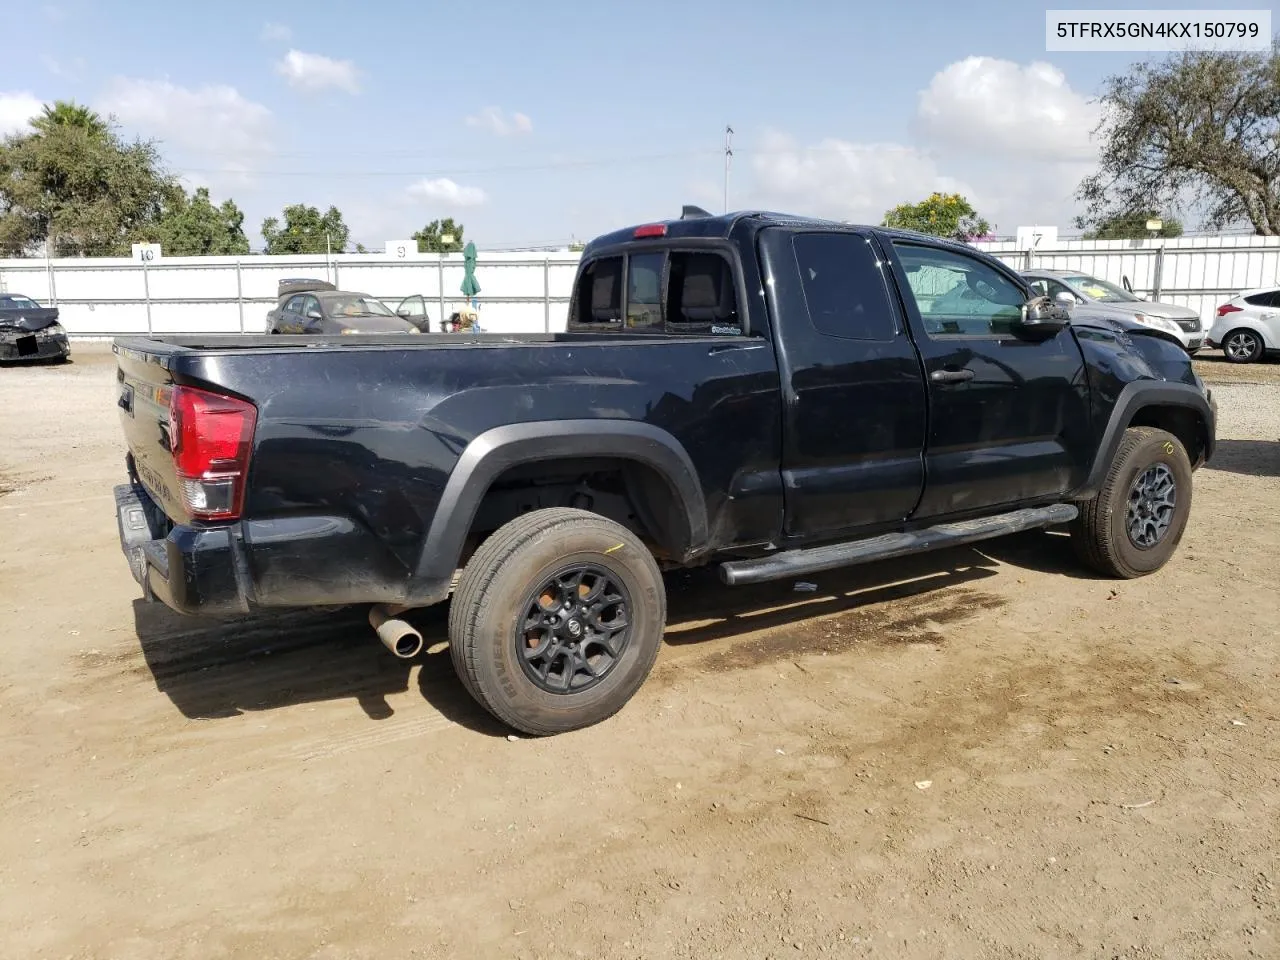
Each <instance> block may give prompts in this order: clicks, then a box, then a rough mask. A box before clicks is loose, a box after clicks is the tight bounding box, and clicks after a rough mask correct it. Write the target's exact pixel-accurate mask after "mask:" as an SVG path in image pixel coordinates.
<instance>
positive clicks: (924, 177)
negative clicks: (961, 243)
mask: <svg viewBox="0 0 1280 960" xmlns="http://www.w3.org/2000/svg"><path fill="white" fill-rule="evenodd" d="M745 152H746V151H744V153H745ZM751 170H752V173H753V175H754V189H753V191H752V192H753V193H754V194H755V198H756V199H758V200H759V201H760V203H761V205H763V206H770V207H777V208H780V209H783V210H789V211H791V212H794V213H803V214H810V215H813V216H819V217H825V218H829V219H833V220H851V221H855V222H859V223H879V222H880V219H881V218H882V217H883V216H884V212H885V211H886V210H888V209H889V208H890V207H892V206H894V205H895V204H898V203H901V202H903V201H904V200H916V199H919V198H921V197H925V196H928V195H929V194H930V193H932V192H933V191H935V190H941V191H944V192H953V191H958V192H961V193H972V190H971V189H970V187H968V186H967V185H966V184H964V183H962V182H960V181H959V180H957V179H955V178H953V177H950V176H946V175H944V174H943V173H942V171H940V170H939V169H938V166H937V164H936V163H935V162H934V160H933V158H932V157H931V156H930V155H929V154H927V153H925V152H923V151H921V150H918V149H916V148H915V147H909V146H903V145H901V144H896V143H851V142H849V141H846V140H838V139H833V138H828V139H826V140H823V141H821V142H820V143H817V144H812V145H809V146H803V145H800V144H798V143H797V142H796V141H795V140H794V139H793V138H792V137H789V136H787V135H786V134H783V133H777V132H769V133H767V134H766V135H765V136H764V137H763V139H762V142H761V144H760V147H759V148H757V149H756V150H754V151H752V157H751ZM730 186H731V187H732V181H731V182H730ZM730 199H731V201H732V197H731V198H730ZM730 206H734V207H737V206H742V204H741V203H739V202H737V201H733V202H731V203H730Z"/></svg>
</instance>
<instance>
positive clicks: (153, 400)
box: [116, 346, 186, 522]
mask: <svg viewBox="0 0 1280 960" xmlns="http://www.w3.org/2000/svg"><path fill="white" fill-rule="evenodd" d="M160 349H161V350H163V347H162V346H161V347H160ZM116 358H117V369H116V380H117V388H118V391H119V393H118V396H117V400H116V405H117V406H118V408H119V414H120V425H121V427H122V428H123V429H124V436H125V441H126V443H128V445H129V452H130V453H131V454H132V463H133V469H134V472H135V474H136V477H137V479H138V480H139V481H140V482H141V483H142V485H143V486H144V487H145V488H146V490H147V492H148V493H149V494H151V498H152V499H153V500H155V502H156V503H157V504H158V505H159V506H160V508H161V509H163V510H164V512H165V513H166V514H167V515H168V517H169V518H170V519H171V520H174V521H177V522H180V521H182V520H183V519H185V516H186V511H185V507H184V505H183V502H182V489H181V487H180V485H179V483H178V474H177V468H176V467H175V466H174V462H173V455H172V453H171V452H170V433H169V428H170V422H169V400H170V397H171V395H172V392H173V378H172V377H171V376H170V374H169V371H168V369H167V368H166V367H165V366H164V365H163V360H164V357H163V354H161V353H159V352H157V353H142V352H140V351H137V350H126V349H123V348H119V347H118V348H117V349H116Z"/></svg>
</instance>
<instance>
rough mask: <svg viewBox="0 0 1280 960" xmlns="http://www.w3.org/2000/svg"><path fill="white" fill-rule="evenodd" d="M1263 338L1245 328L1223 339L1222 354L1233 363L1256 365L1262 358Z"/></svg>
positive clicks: (1234, 331) (1232, 332) (1233, 331)
mask: <svg viewBox="0 0 1280 960" xmlns="http://www.w3.org/2000/svg"><path fill="white" fill-rule="evenodd" d="M1262 350H1263V344H1262V337H1260V336H1258V334H1257V333H1255V332H1254V331H1252V330H1246V329H1244V328H1243V327H1242V328H1240V329H1239V330H1232V331H1231V332H1230V333H1228V334H1227V335H1226V336H1225V337H1223V338H1222V352H1223V353H1224V354H1225V355H1226V358H1227V359H1228V360H1230V361H1231V362H1232V363H1256V362H1257V361H1258V360H1260V359H1261V358H1262Z"/></svg>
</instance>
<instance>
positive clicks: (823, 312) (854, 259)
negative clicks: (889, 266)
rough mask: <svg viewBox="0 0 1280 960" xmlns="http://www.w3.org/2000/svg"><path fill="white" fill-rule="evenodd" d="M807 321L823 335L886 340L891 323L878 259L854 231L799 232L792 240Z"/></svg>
mask: <svg viewBox="0 0 1280 960" xmlns="http://www.w3.org/2000/svg"><path fill="white" fill-rule="evenodd" d="M791 243H792V249H793V250H794V251H795V256H796V266H797V267H798V268H799V269H800V285H801V287H802V288H803V289H804V299H805V303H806V304H807V305H808V308H809V319H810V320H811V321H812V322H813V325H814V326H815V327H816V328H817V329H818V330H820V331H821V332H822V333H824V334H826V335H827V336H829V337H840V338H841V339H843V340H882V341H883V340H892V339H893V338H894V337H895V336H897V332H898V329H897V322H896V321H895V319H894V314H893V308H892V307H891V306H890V305H889V295H888V291H887V290H886V289H885V284H884V275H883V274H882V273H881V272H880V270H881V264H880V258H879V257H877V256H876V253H875V250H874V249H872V247H871V245H870V244H869V243H868V242H867V238H866V237H864V236H861V235H860V234H856V233H801V234H797V235H796V236H795V238H794V239H793V240H792V242H791Z"/></svg>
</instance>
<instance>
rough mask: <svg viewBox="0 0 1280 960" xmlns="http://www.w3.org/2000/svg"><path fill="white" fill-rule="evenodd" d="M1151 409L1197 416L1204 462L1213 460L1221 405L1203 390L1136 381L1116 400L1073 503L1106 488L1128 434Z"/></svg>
mask: <svg viewBox="0 0 1280 960" xmlns="http://www.w3.org/2000/svg"><path fill="white" fill-rule="evenodd" d="M1151 407H1177V408H1180V409H1185V410H1189V411H1191V412H1192V413H1194V414H1195V416H1196V418H1197V420H1198V421H1199V427H1200V429H1201V430H1202V431H1203V437H1204V459H1205V460H1206V461H1207V460H1209V459H1210V458H1211V457H1212V456H1213V449H1214V444H1215V440H1216V430H1217V405H1216V404H1215V403H1214V401H1213V399H1212V398H1211V397H1210V396H1208V395H1206V394H1205V393H1204V392H1202V391H1201V390H1200V389H1199V388H1197V387H1194V386H1191V385H1190V384H1186V383H1171V382H1169V381H1167V380H1135V381H1133V382H1131V383H1128V384H1125V386H1124V388H1123V389H1122V390H1121V391H1120V395H1119V396H1118V397H1117V398H1116V403H1115V406H1113V407H1112V408H1111V415H1110V416H1109V417H1108V418H1107V425H1106V428H1105V429H1104V430H1103V432H1102V438H1101V440H1100V441H1099V443H1098V451H1097V453H1096V454H1095V456H1094V461H1093V465H1092V467H1091V468H1090V470H1089V476H1088V479H1087V480H1086V481H1085V484H1084V486H1083V487H1081V488H1080V489H1079V490H1077V491H1075V492H1074V493H1073V495H1072V499H1075V500H1087V499H1089V498H1090V497H1093V496H1095V495H1096V494H1097V492H1098V491H1099V490H1100V489H1101V488H1102V483H1103V481H1104V480H1105V479H1106V476H1107V471H1108V470H1109V469H1110V468H1111V464H1112V462H1113V461H1114V460H1115V456H1116V451H1117V450H1118V449H1119V448H1120V441H1121V440H1122V439H1123V437H1124V432H1125V430H1126V429H1127V428H1128V427H1129V426H1130V425H1131V424H1132V423H1133V421H1134V419H1135V417H1137V416H1138V415H1139V414H1140V413H1141V412H1142V411H1143V410H1144V409H1147V408H1151Z"/></svg>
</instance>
